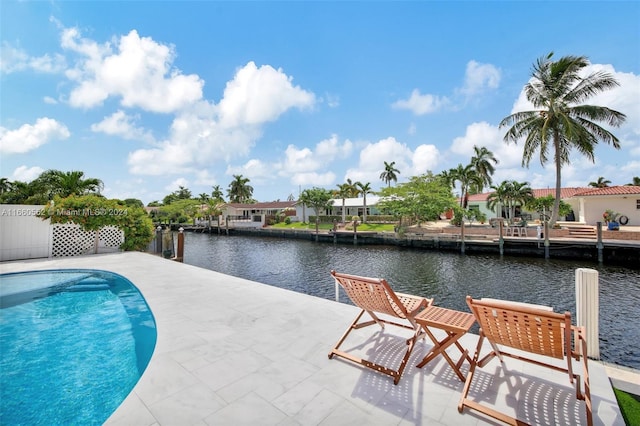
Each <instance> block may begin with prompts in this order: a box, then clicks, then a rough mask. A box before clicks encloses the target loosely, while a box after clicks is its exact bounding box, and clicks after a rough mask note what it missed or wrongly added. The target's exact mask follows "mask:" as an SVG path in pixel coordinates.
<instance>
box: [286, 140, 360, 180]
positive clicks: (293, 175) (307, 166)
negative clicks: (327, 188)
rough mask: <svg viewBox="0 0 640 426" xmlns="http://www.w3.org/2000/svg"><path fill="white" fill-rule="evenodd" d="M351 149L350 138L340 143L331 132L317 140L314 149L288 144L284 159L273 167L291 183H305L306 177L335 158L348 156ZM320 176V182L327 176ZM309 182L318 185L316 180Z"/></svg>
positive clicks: (326, 165) (324, 167) (323, 167)
mask: <svg viewBox="0 0 640 426" xmlns="http://www.w3.org/2000/svg"><path fill="white" fill-rule="evenodd" d="M352 150H353V143H352V142H351V141H350V140H348V139H347V140H345V141H344V142H342V143H341V142H340V140H339V138H338V136H337V135H335V134H333V135H331V137H330V138H328V139H324V140H322V141H320V142H318V143H317V144H316V146H315V149H310V148H302V149H299V148H297V147H296V146H294V145H289V146H288V147H287V149H286V150H285V158H284V160H283V161H282V162H280V163H278V164H276V165H274V168H275V169H277V170H279V172H278V175H279V176H282V177H290V180H291V183H293V184H296V185H298V184H301V182H304V183H305V184H306V183H309V182H307V179H308V178H309V177H310V176H313V175H314V174H315V172H318V171H321V170H326V169H327V168H328V167H329V166H330V165H331V164H332V162H333V161H334V160H336V159H342V158H346V157H348V156H349V155H351V151H352ZM298 175H300V176H298ZM320 176H321V178H320V180H321V181H322V182H325V181H326V179H328V177H329V175H328V174H327V173H325V174H321V175H320ZM311 183H313V184H315V185H316V186H317V185H319V184H318V183H316V182H311Z"/></svg>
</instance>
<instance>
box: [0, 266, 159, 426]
mask: <svg viewBox="0 0 640 426" xmlns="http://www.w3.org/2000/svg"><path fill="white" fill-rule="evenodd" d="M155 343H156V326H155V321H154V318H153V315H152V313H151V311H150V309H149V307H148V305H147V303H146V301H145V300H144V298H143V297H142V295H141V294H140V292H139V291H138V290H137V288H136V287H135V286H134V285H133V284H132V283H131V282H130V281H129V280H127V279H126V278H124V277H123V276H121V275H118V274H115V273H112V272H106V271H98V270H80V269H74V270H48V271H33V272H21V273H12V274H1V275H0V345H1V350H0V382H1V383H2V386H0V424H2V425H19V424H24V425H40V424H42V425H44V424H46V425H52V424H83V425H88V424H102V423H104V421H105V420H106V419H107V418H108V417H109V416H110V415H111V414H112V413H113V412H114V411H115V410H116V408H118V406H119V405H120V404H121V403H122V401H123V400H124V399H125V397H126V396H127V395H128V394H129V392H130V391H131V390H132V389H133V387H134V386H135V384H136V383H137V382H138V380H139V378H140V376H141V375H142V373H143V372H144V370H145V368H146V367H147V365H148V363H149V360H150V359H151V355H152V353H153V350H154V348H155Z"/></svg>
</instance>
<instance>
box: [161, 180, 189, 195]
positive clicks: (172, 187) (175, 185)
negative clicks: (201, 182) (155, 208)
mask: <svg viewBox="0 0 640 426" xmlns="http://www.w3.org/2000/svg"><path fill="white" fill-rule="evenodd" d="M180 187H183V188H188V187H189V181H188V180H187V179H185V178H183V177H180V178H177V179H174V180H173V181H171V183H169V184H168V185H167V186H165V187H164V189H165V190H167V191H168V192H173V191H177V190H179V189H180Z"/></svg>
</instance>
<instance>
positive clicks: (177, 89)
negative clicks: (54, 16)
mask: <svg viewBox="0 0 640 426" xmlns="http://www.w3.org/2000/svg"><path fill="white" fill-rule="evenodd" d="M62 47H63V48H64V49H67V50H69V51H72V52H75V53H76V54H77V55H78V57H79V58H78V60H77V62H76V64H75V67H74V68H73V69H70V70H68V71H67V73H66V75H67V77H68V78H69V79H70V80H71V81H73V82H75V83H76V86H75V87H74V88H73V89H72V90H71V93H70V95H69V103H70V104H71V105H72V106H73V107H77V108H93V107H96V106H99V105H102V104H103V102H104V101H105V100H107V99H108V98H109V97H118V98H120V104H121V105H122V106H124V107H127V108H135V107H137V108H141V109H143V110H146V111H152V112H159V113H170V112H175V111H178V110H180V109H182V108H184V107H185V106H187V105H189V104H191V103H193V102H196V101H198V100H200V99H201V98H202V86H203V85H204V81H203V80H201V79H200V78H199V77H198V76H197V75H195V74H191V75H183V74H182V73H181V72H180V71H179V70H178V69H176V68H174V67H173V66H172V63H173V61H174V59H175V51H174V48H173V46H167V45H163V44H160V43H157V42H155V41H154V40H153V39H151V38H150V37H140V36H139V35H138V32H137V31H136V30H132V31H130V32H129V34H127V35H124V36H121V37H120V38H119V39H114V41H113V46H112V43H105V44H102V45H100V44H98V43H96V42H95V41H93V40H89V39H86V38H82V37H81V34H80V32H79V30H78V29H77V28H67V29H64V30H63V33H62Z"/></svg>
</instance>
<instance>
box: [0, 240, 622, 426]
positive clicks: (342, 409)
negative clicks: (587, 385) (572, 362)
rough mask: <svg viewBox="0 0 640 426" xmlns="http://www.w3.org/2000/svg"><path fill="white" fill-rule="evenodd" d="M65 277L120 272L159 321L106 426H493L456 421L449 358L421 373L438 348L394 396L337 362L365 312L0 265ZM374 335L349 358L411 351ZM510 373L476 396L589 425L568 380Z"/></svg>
mask: <svg viewBox="0 0 640 426" xmlns="http://www.w3.org/2000/svg"><path fill="white" fill-rule="evenodd" d="M59 268H91V269H102V270H108V271H113V272H116V273H119V274H121V275H123V276H125V277H127V278H128V279H129V280H131V281H132V282H133V283H134V284H135V285H136V286H137V287H138V288H139V289H140V290H141V291H142V293H143V295H144V296H145V298H146V300H147V303H148V304H149V306H150V307H151V309H152V311H153V314H154V316H155V320H156V324H157V329H158V341H157V346H156V349H155V352H154V354H153V357H152V359H151V362H150V364H149V366H148V368H147V370H146V371H145V373H144V374H143V376H142V378H141V379H140V381H139V382H138V384H137V385H136V386H135V388H134V390H133V391H132V392H131V394H130V395H129V396H128V397H127V398H126V399H125V401H124V402H123V403H122V405H121V406H120V407H119V408H118V409H117V410H116V412H115V413H114V414H113V415H112V416H111V417H110V418H109V420H108V421H107V423H106V424H108V425H214V424H215V425H226V424H233V425H244V424H247V425H248V424H251V425H254V424H259V425H298V424H299V425H336V424H349V425H354V424H356V425H360V424H371V425H408V424H412V425H427V424H428V425H478V424H497V422H494V421H493V420H492V419H490V418H488V417H484V416H482V415H480V414H478V413H476V412H475V411H470V410H468V409H465V411H464V413H463V414H460V413H458V411H457V404H458V401H459V398H460V392H461V390H462V386H463V384H462V382H460V380H459V379H458V378H457V376H456V375H455V374H454V373H453V372H452V370H451V369H450V367H449V365H448V364H447V363H446V362H445V360H444V359H443V358H442V357H438V358H436V359H435V360H434V361H432V362H431V363H430V364H428V365H426V366H425V367H424V368H422V369H418V368H416V367H415V365H416V364H417V363H418V362H419V361H420V359H422V357H423V356H424V354H425V353H426V352H427V351H428V350H429V348H430V347H431V345H432V344H431V341H430V340H428V339H426V340H423V341H420V342H419V343H418V345H417V347H416V348H415V350H414V352H413V354H412V356H411V359H410V361H409V365H408V367H407V369H406V371H405V373H404V375H403V377H402V379H401V380H400V383H399V384H398V385H397V386H394V385H393V381H392V380H391V379H390V378H389V377H387V376H384V375H382V374H378V373H375V372H372V371H371V370H368V369H362V368H359V367H357V366H355V365H353V364H350V363H346V362H344V361H341V360H338V359H333V360H329V359H328V358H327V353H328V352H329V350H330V348H331V347H332V345H333V344H334V343H335V342H336V341H337V339H338V338H339V337H340V336H341V335H342V333H343V332H344V330H345V328H346V327H347V326H348V325H349V324H350V323H351V321H352V320H353V318H354V317H355V315H356V313H357V312H358V310H357V308H355V307H353V306H350V305H346V304H342V303H336V302H333V301H329V300H324V299H320V298H316V297H312V296H308V295H304V294H300V293H295V292H291V291H288V290H282V289H279V288H276V287H272V286H268V285H264V284H260V283H255V282H252V281H248V280H245V279H241V278H236V277H232V276H228V275H224V274H220V273H217V272H213V271H209V270H206V269H201V268H197V267H194V266H190V265H185V264H182V263H178V262H172V261H169V260H165V259H162V258H160V257H156V256H153V255H149V254H144V253H134V252H128V253H117V254H107V255H93V256H85V257H74V258H57V259H50V260H49V259H41V260H27V261H13V262H3V263H0V272H2V273H6V272H19V271H26V270H41V269H59ZM346 272H348V271H346ZM327 280H331V277H330V275H329V270H327ZM435 303H436V304H437V303H438V301H437V300H436V301H435ZM374 331H375V330H374V328H373V327H371V328H369V329H364V330H360V331H358V332H361V333H359V334H361V335H363V336H364V337H370V338H369V339H367V340H364V338H363V340H361V341H357V340H355V341H352V340H348V341H347V343H346V344H345V348H348V347H349V345H351V347H354V346H360V348H359V350H361V351H364V352H366V351H367V350H370V349H371V346H370V344H371V343H372V341H373V340H378V341H381V340H384V345H385V346H384V347H385V348H387V349H388V348H389V347H391V346H394V345H399V346H403V345H404V341H403V339H401V338H399V337H394V335H393V334H390V333H384V334H376V335H375V336H371V333H373V332H374ZM390 331H392V332H395V331H396V330H390ZM358 332H354V333H352V334H356V333H358ZM350 342H351V343H350ZM476 342H477V336H476V335H472V334H467V335H465V336H464V337H463V338H462V340H461V343H462V344H463V346H465V347H466V348H468V349H469V350H470V351H471V352H472V351H473V349H474V348H475V344H476ZM452 355H454V353H452ZM368 356H372V354H371V351H369V353H368ZM379 356H382V357H385V358H386V360H387V361H388V360H390V359H393V357H394V356H395V355H393V354H391V353H390V352H388V351H381V352H379ZM455 358H456V359H457V357H455ZM506 365H507V368H508V369H509V370H517V371H519V372H521V373H523V374H524V375H522V376H521V375H518V376H512V377H510V376H508V375H507V376H505V375H504V374H500V375H496V376H494V375H493V372H494V371H496V370H499V368H500V367H499V363H498V362H497V361H492V363H491V364H489V365H488V366H486V367H485V368H484V369H480V370H478V373H476V374H477V380H478V381H477V382H474V383H475V384H474V385H473V386H472V389H471V392H470V396H471V397H472V398H474V399H477V400H481V401H483V402H484V403H488V404H491V405H493V406H494V407H497V408H498V409H499V410H502V411H505V412H507V413H510V414H517V415H518V417H519V418H521V419H522V420H525V421H528V422H529V423H532V424H578V425H583V424H586V416H585V410H584V403H582V402H578V401H576V399H575V397H574V396H575V390H574V388H573V387H572V386H571V385H570V384H569V381H568V378H567V376H565V375H562V374H557V373H553V372H550V370H546V369H542V370H540V369H539V368H537V367H535V366H532V365H530V364H523V363H521V362H519V361H516V360H512V359H507V360H506ZM467 367H468V366H467V365H466V364H465V367H464V371H465V372H466V370H467ZM589 371H590V377H591V392H592V402H593V414H594V424H595V425H608V426H609V425H624V421H623V419H622V416H621V414H620V412H619V409H618V406H617V403H616V399H615V396H614V394H613V391H612V388H611V384H610V382H609V378H608V376H607V372H606V370H605V367H604V366H603V365H602V364H601V363H598V362H594V361H591V362H590V364H589ZM516 394H517V399H516V398H514V395H516Z"/></svg>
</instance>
